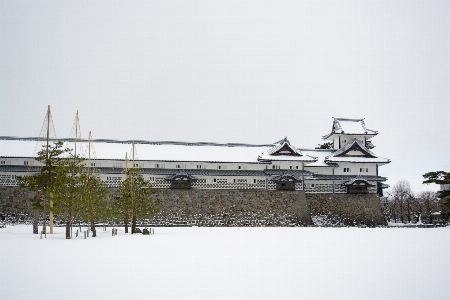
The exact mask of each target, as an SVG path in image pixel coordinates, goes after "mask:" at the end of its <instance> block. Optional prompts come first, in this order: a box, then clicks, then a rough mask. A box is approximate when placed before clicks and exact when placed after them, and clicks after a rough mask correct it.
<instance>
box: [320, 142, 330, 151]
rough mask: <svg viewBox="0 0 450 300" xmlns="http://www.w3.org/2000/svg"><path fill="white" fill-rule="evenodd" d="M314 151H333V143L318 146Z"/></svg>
mask: <svg viewBox="0 0 450 300" xmlns="http://www.w3.org/2000/svg"><path fill="white" fill-rule="evenodd" d="M316 149H333V143H332V142H326V143H323V144H318V145H317V147H316Z"/></svg>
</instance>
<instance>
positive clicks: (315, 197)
mask: <svg viewBox="0 0 450 300" xmlns="http://www.w3.org/2000/svg"><path fill="white" fill-rule="evenodd" d="M306 199H307V202H308V205H309V209H310V212H311V216H312V218H313V221H314V224H316V225H325V226H357V225H368V226H375V225H387V223H386V220H384V218H383V214H382V211H381V201H380V198H379V197H378V195H377V194H360V195H355V194H353V195H352V194H306Z"/></svg>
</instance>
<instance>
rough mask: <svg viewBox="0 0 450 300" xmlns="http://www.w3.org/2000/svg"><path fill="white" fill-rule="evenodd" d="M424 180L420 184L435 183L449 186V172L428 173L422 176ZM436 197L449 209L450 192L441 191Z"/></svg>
mask: <svg viewBox="0 0 450 300" xmlns="http://www.w3.org/2000/svg"><path fill="white" fill-rule="evenodd" d="M422 176H423V178H424V179H425V180H424V181H423V182H422V183H424V184H429V183H436V184H450V172H444V171H436V172H428V173H425V174H423V175H422ZM438 197H439V198H440V199H441V200H442V201H443V204H444V205H445V206H447V207H450V190H443V191H439V192H438Z"/></svg>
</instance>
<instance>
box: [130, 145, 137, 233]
mask: <svg viewBox="0 0 450 300" xmlns="http://www.w3.org/2000/svg"><path fill="white" fill-rule="evenodd" d="M131 157H132V163H133V165H132V168H131V170H132V171H131V209H132V212H133V215H132V216H131V234H134V233H135V232H134V231H135V230H136V228H135V227H136V226H135V223H136V209H135V207H134V141H132V142H131Z"/></svg>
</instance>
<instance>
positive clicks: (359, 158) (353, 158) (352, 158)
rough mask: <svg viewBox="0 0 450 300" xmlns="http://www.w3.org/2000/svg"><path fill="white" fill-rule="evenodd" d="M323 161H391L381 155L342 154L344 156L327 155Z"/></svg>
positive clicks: (382, 162) (380, 162)
mask: <svg viewBox="0 0 450 300" xmlns="http://www.w3.org/2000/svg"><path fill="white" fill-rule="evenodd" d="M325 162H328V163H330V162H331V163H339V162H356V163H379V164H388V163H390V162H391V160H390V159H387V158H382V157H374V158H370V157H364V156H344V157H339V156H338V157H334V156H331V157H328V158H327V159H326V160H325Z"/></svg>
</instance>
